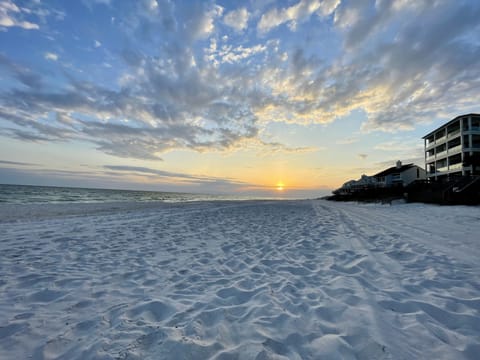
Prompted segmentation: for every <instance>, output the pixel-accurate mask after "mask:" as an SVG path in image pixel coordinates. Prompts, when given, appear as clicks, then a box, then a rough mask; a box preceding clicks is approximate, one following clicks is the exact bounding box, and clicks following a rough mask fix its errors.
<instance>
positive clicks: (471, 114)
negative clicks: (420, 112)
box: [422, 113, 480, 139]
mask: <svg viewBox="0 0 480 360" xmlns="http://www.w3.org/2000/svg"><path fill="white" fill-rule="evenodd" d="M465 116H480V114H476V113H470V114H463V115H458V116H457V117H456V118H454V119H452V120H450V121H449V122H447V123H445V124H443V125H442V126H439V127H438V128H436V129H435V130H433V131H430V132H429V133H428V134H427V135H425V136H424V137H422V139H426V138H427V137H429V136H430V135H432V134H433V133H435V132H437V131H438V130H439V129H441V128H444V127H445V126H448V125H450V124H451V123H453V122H455V121H457V120H458V119H460V118H462V117H465Z"/></svg>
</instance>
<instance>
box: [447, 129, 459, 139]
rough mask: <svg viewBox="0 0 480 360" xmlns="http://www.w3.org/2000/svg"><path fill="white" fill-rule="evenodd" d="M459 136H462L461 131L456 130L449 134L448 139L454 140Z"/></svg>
mask: <svg viewBox="0 0 480 360" xmlns="http://www.w3.org/2000/svg"><path fill="white" fill-rule="evenodd" d="M458 134H460V129H458V130H455V131H452V132H451V133H448V134H447V137H448V138H452V137H454V136H457V135H458Z"/></svg>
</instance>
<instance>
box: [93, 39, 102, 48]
mask: <svg viewBox="0 0 480 360" xmlns="http://www.w3.org/2000/svg"><path fill="white" fill-rule="evenodd" d="M93 46H94V47H96V48H99V47H100V46H102V43H101V42H100V41H98V40H95V41H94V43H93Z"/></svg>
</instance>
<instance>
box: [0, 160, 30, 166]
mask: <svg viewBox="0 0 480 360" xmlns="http://www.w3.org/2000/svg"><path fill="white" fill-rule="evenodd" d="M0 164H4V165H16V166H32V165H35V164H32V163H26V162H19V161H8V160H0Z"/></svg>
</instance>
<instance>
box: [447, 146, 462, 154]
mask: <svg viewBox="0 0 480 360" xmlns="http://www.w3.org/2000/svg"><path fill="white" fill-rule="evenodd" d="M460 151H462V145H461V144H460V145H457V146H454V147H452V148H449V149H448V153H449V154H453V153H457V152H460Z"/></svg>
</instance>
